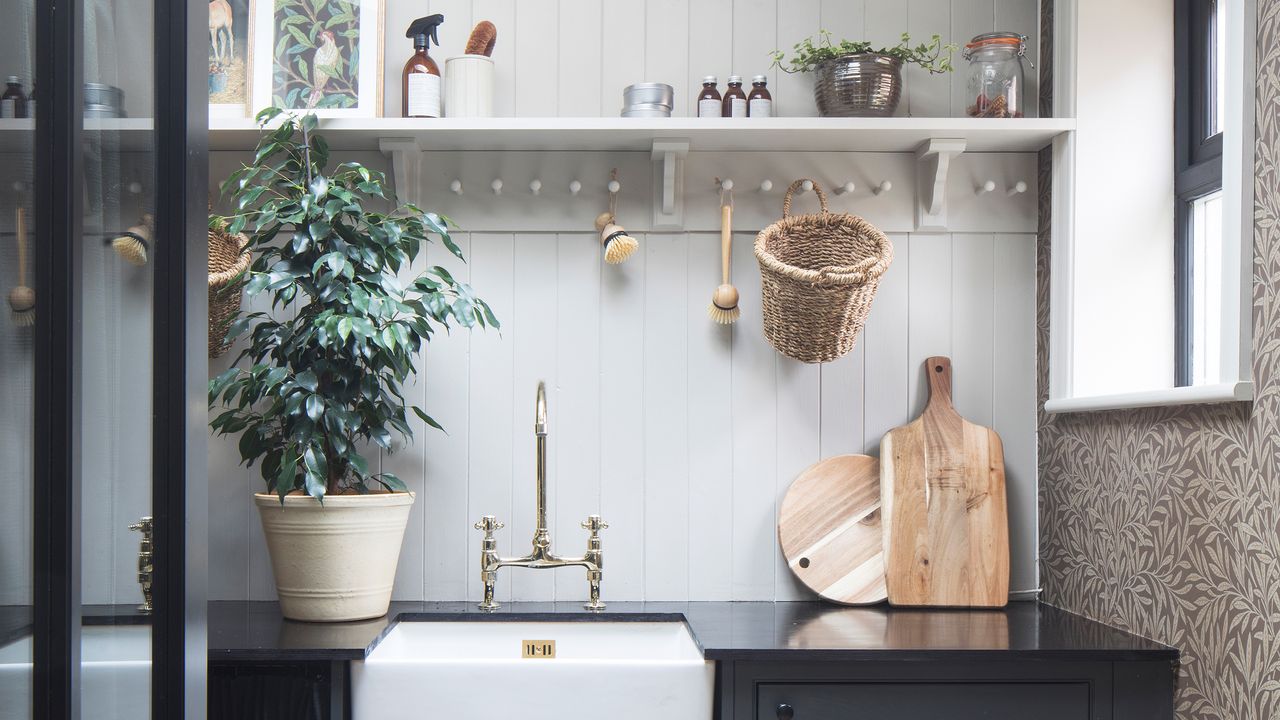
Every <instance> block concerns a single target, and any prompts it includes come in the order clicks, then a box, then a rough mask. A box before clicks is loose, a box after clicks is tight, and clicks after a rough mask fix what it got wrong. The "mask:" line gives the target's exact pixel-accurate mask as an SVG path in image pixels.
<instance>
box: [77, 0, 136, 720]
mask: <svg viewBox="0 0 1280 720" xmlns="http://www.w3.org/2000/svg"><path fill="white" fill-rule="evenodd" d="M153 3H154V0H85V3H84V36H83V52H82V54H81V57H82V58H83V64H82V68H81V72H82V74H83V78H84V97H83V104H84V142H83V144H82V147H83V153H84V154H83V158H82V164H83V169H84V175H83V177H84V194H83V199H84V208H83V236H84V237H83V241H82V242H81V244H80V250H79V252H80V260H81V261H80V263H79V266H78V273H77V277H76V282H77V286H78V295H79V297H78V302H77V303H76V307H75V309H74V312H75V314H76V315H78V318H79V319H78V322H77V323H76V329H77V332H78V335H77V336H76V337H75V340H74V343H73V344H74V346H75V347H76V348H77V350H76V358H75V364H74V365H73V371H74V374H75V382H76V385H77V398H78V401H79V403H80V420H79V423H78V428H77V430H78V450H79V456H80V463H79V484H80V488H81V497H80V501H81V510H80V519H81V526H80V533H81V535H80V537H81V563H80V568H81V586H80V596H81V602H82V623H83V625H82V629H81V636H80V706H81V717H84V718H88V717H93V718H101V719H102V720H135V719H137V720H141V719H143V718H147V717H150V715H151V712H150V700H151V689H150V688H151V657H152V648H151V638H152V632H151V624H150V619H151V612H152V611H151V603H150V602H149V594H150V593H151V591H152V583H153V580H154V573H153V560H154V555H153V551H154V548H153V543H152V535H153V524H152V520H151V517H152V511H151V507H152V504H151V486H152V480H153V477H154V475H153V472H152V467H151V461H152V434H153V432H152V431H153V428H152V418H153V408H152V397H153V392H152V378H153V363H152V357H153V351H152V349H153V323H152V317H153V308H154V296H153V290H154V276H155V272H154V267H155V263H154V260H155V251H156V247H155V245H156V244H157V242H156V238H155V219H154V218H155V203H156V196H155V180H154V172H155V167H156V149H155V132H154V124H153V122H152V119H151V118H152V116H153V111H152V105H153V98H154V96H155V72H154V67H155V66H154V48H153V45H152V36H153V33H154V27H155V24H154V18H153V10H154V5H153Z"/></svg>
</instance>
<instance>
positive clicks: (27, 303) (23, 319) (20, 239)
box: [9, 207, 36, 327]
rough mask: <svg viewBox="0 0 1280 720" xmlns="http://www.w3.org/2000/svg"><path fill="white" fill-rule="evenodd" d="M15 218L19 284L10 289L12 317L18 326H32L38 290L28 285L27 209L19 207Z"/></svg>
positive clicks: (34, 320)
mask: <svg viewBox="0 0 1280 720" xmlns="http://www.w3.org/2000/svg"><path fill="white" fill-rule="evenodd" d="M14 220H15V224H16V227H15V228H14V239H15V240H16V242H17V245H18V284H17V285H16V286H14V288H13V289H12V290H10V291H9V310H10V317H11V318H12V319H13V324H14V325H17V326H18V327H31V326H32V325H34V324H35V323H36V291H35V290H32V289H31V287H30V286H29V285H27V216H26V210H25V209H24V208H21V207H19V208H18V211H17V214H16V217H15V218H14Z"/></svg>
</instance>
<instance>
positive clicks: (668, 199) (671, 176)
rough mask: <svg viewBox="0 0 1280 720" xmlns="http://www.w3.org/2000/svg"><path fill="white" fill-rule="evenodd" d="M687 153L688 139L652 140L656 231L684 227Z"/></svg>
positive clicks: (654, 221) (654, 223)
mask: <svg viewBox="0 0 1280 720" xmlns="http://www.w3.org/2000/svg"><path fill="white" fill-rule="evenodd" d="M688 154H689V141H688V140H676V139H672V140H654V141H653V151H652V153H651V155H650V157H651V158H652V159H653V162H654V172H653V229H654V230H679V229H681V228H683V227H684V158H685V156H686V155H688Z"/></svg>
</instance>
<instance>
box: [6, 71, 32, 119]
mask: <svg viewBox="0 0 1280 720" xmlns="http://www.w3.org/2000/svg"><path fill="white" fill-rule="evenodd" d="M26 116H27V96H26V95H23V94H22V81H21V80H19V79H18V76H17V75H10V76H9V79H8V80H6V81H5V89H4V94H3V95H0V117H6V118H24V117H26Z"/></svg>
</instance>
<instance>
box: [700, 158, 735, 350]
mask: <svg viewBox="0 0 1280 720" xmlns="http://www.w3.org/2000/svg"><path fill="white" fill-rule="evenodd" d="M716 182H717V184H719V183H720V181H719V178H717V179H716ZM725 182H728V181H725ZM726 193H727V195H728V197H727V202H726ZM732 258H733V192H732V191H731V190H727V189H726V188H725V186H724V185H723V184H721V185H720V287H718V288H716V292H715V294H714V295H712V296H711V304H710V305H709V306H707V315H708V316H709V317H710V318H711V319H712V320H714V321H716V322H718V323H720V324H721V325H731V324H733V323H735V322H737V321H738V317H739V316H741V314H742V311H741V310H740V309H739V308H738V288H736V287H734V286H733V285H732V284H731V283H730V282H729V262H730V260H731V259H732Z"/></svg>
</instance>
